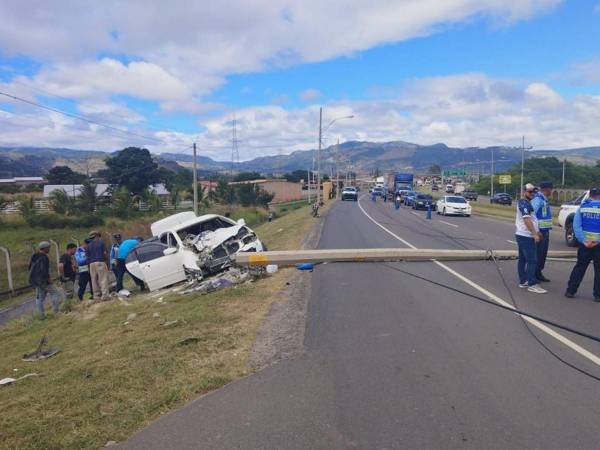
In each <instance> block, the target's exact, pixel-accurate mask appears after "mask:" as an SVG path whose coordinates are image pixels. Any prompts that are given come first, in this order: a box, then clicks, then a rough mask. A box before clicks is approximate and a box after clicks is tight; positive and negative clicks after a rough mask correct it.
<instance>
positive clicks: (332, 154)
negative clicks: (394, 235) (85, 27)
mask: <svg viewBox="0 0 600 450" xmlns="http://www.w3.org/2000/svg"><path fill="white" fill-rule="evenodd" d="M492 152H493V154H494V166H495V170H496V171H502V170H505V169H507V168H508V167H509V166H511V165H513V164H515V163H517V162H519V161H520V160H521V150H520V149H519V148H513V147H500V146H497V147H486V148H479V147H469V148H460V147H448V146H447V145H445V144H441V143H440V144H433V145H418V144H412V143H410V142H403V141H391V142H367V141H349V142H344V143H342V144H340V146H339V150H338V149H337V148H336V146H330V147H327V148H325V149H323V150H322V152H321V168H322V170H323V172H326V173H327V172H330V170H335V165H336V161H340V168H341V170H343V168H344V167H350V166H351V167H352V169H353V170H355V171H375V170H379V171H380V172H384V173H385V172H388V171H392V170H412V171H416V172H425V171H427V170H428V169H429V168H430V167H431V166H432V165H434V164H437V165H439V166H441V167H442V168H444V169H457V168H465V169H466V170H468V171H472V172H489V170H490V161H491V157H492ZM316 153H317V152H316V151H315V150H300V151H295V152H293V153H291V154H289V155H274V156H263V157H259V158H255V159H252V160H250V161H244V162H241V163H239V164H235V165H234V170H235V171H237V172H239V171H256V172H260V173H282V172H289V171H293V170H308V169H309V168H310V167H312V160H313V157H316ZM110 154H111V153H105V152H101V151H91V150H74V149H68V148H42V147H17V148H14V147H0V177H11V176H26V175H31V176H40V175H43V174H45V173H46V172H47V171H48V170H49V169H50V168H52V167H53V166H56V165H68V166H70V167H71V168H72V169H73V170H76V171H78V172H85V171H86V169H87V168H88V167H89V170H90V172H91V173H93V172H96V171H97V170H99V169H102V168H104V167H105V166H104V159H105V158H106V157H107V156H109V155H110ZM535 156H556V157H558V158H567V159H568V160H569V161H572V162H576V163H579V164H594V163H595V162H596V161H597V160H600V146H599V147H585V148H575V149H569V150H535V151H528V152H526V158H530V157H535ZM155 157H156V160H157V162H158V163H159V165H161V166H163V167H167V168H169V169H171V170H177V169H178V168H181V167H186V168H190V169H191V167H192V155H190V154H180V153H161V154H160V155H156V156H155ZM230 169H231V163H229V162H225V161H215V160H213V159H211V158H209V157H206V156H198V171H199V172H200V173H201V174H208V173H214V172H222V171H228V170H230Z"/></svg>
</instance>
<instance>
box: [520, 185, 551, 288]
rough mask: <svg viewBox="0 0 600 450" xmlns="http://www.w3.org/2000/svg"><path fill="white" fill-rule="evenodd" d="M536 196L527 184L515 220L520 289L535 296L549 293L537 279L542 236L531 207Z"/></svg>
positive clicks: (531, 187) (532, 188)
mask: <svg viewBox="0 0 600 450" xmlns="http://www.w3.org/2000/svg"><path fill="white" fill-rule="evenodd" d="M534 194H535V187H534V186H533V185H532V184H529V183H528V184H526V185H525V190H524V191H523V197H522V198H521V199H520V200H519V202H518V203H517V216H516V218H515V228H516V230H515V238H516V240H517V245H518V246H519V262H518V264H517V270H518V274H519V287H520V288H523V289H527V290H528V291H529V292H533V293H534V294H545V293H546V292H547V291H546V290H545V289H542V288H541V287H540V286H539V285H538V280H537V278H536V277H535V270H536V268H537V250H536V244H537V243H538V242H539V241H540V239H541V236H540V232H539V228H538V223H537V218H536V216H535V214H534V212H533V206H531V200H532V199H533V196H534Z"/></svg>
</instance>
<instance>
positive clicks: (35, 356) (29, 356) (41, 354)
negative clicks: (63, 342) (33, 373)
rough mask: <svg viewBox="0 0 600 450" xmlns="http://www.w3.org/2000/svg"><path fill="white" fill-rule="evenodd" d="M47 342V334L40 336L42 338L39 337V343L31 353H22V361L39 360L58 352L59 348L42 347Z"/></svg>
mask: <svg viewBox="0 0 600 450" xmlns="http://www.w3.org/2000/svg"><path fill="white" fill-rule="evenodd" d="M47 344H48V337H47V336H44V337H42V339H40V343H39V344H38V346H37V348H36V349H35V350H34V351H32V352H31V353H25V354H24V355H23V358H21V359H22V360H23V361H27V362H34V361H39V360H41V359H47V358H50V357H52V356H54V355H56V354H57V353H58V352H60V350H59V349H57V348H47V349H44V347H45V346H46V345H47Z"/></svg>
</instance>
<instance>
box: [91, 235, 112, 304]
mask: <svg viewBox="0 0 600 450" xmlns="http://www.w3.org/2000/svg"><path fill="white" fill-rule="evenodd" d="M89 237H90V239H92V241H91V242H90V243H89V244H88V248H87V251H86V255H87V258H88V264H89V266H90V278H91V279H92V291H93V292H94V300H101V301H103V300H108V267H107V266H106V256H107V254H106V247H105V246H104V241H103V240H102V236H101V234H100V233H99V232H98V231H92V232H91V233H90V236H89Z"/></svg>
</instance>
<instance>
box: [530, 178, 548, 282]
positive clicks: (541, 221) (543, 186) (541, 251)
mask: <svg viewBox="0 0 600 450" xmlns="http://www.w3.org/2000/svg"><path fill="white" fill-rule="evenodd" d="M552 187H553V186H552V182H551V181H542V182H541V183H540V189H539V191H538V192H536V194H535V196H534V197H533V200H531V206H533V212H534V213H535V217H536V218H537V222H538V227H539V229H540V234H541V239H540V241H539V242H538V243H536V251H537V267H536V270H535V277H536V278H537V279H538V280H539V281H542V282H548V281H550V280H549V279H548V278H546V277H545V276H544V274H543V273H542V270H544V266H545V265H546V257H547V256H548V246H549V245H550V230H552V211H551V210H550V202H549V200H548V198H549V197H550V196H551V195H552Z"/></svg>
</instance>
